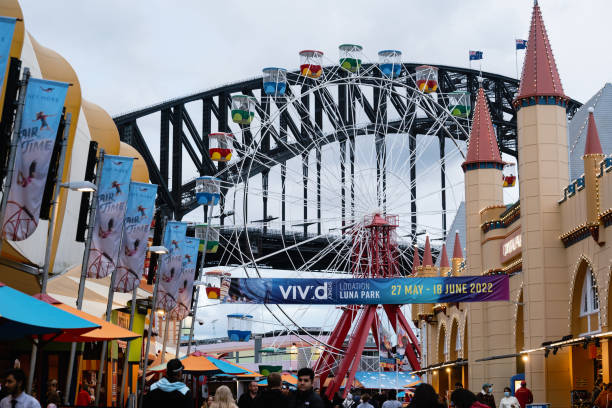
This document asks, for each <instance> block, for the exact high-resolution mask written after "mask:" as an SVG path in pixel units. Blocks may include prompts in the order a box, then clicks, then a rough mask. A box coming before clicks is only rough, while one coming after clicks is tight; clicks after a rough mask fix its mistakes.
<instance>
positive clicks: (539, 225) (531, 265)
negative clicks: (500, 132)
mask: <svg viewBox="0 0 612 408" xmlns="http://www.w3.org/2000/svg"><path fill="white" fill-rule="evenodd" d="M551 4H552V3H551ZM514 106H515V108H516V109H517V120H516V123H517V144H518V170H519V180H518V181H519V188H520V212H521V234H522V238H521V240H522V248H523V252H522V259H523V264H522V276H521V278H522V282H523V303H524V305H525V306H524V311H523V316H524V321H523V326H524V332H523V333H524V346H523V347H524V348H525V349H531V348H534V347H539V346H540V345H541V344H542V342H545V341H549V340H550V339H559V338H561V337H563V336H565V335H566V334H567V313H566V312H564V313H561V311H560V308H559V305H562V304H567V288H568V287H569V286H570V285H569V277H568V274H567V269H566V268H567V262H566V258H565V257H566V253H565V250H564V247H563V243H562V242H561V240H560V239H559V236H560V235H561V233H562V231H561V225H562V222H561V213H560V207H559V204H558V200H559V194H560V192H562V191H563V189H564V188H565V187H567V185H568V183H569V176H568V148H567V113H566V106H567V97H566V96H565V93H564V92H563V87H562V85H561V79H560V77H559V72H558V71H557V65H556V63H555V58H554V56H553V52H552V48H551V46H550V42H549V41H548V34H547V33H546V28H545V26H544V20H543V18H542V12H541V11H540V6H539V5H538V3H537V1H536V3H535V4H534V6H533V13H532V17H531V26H530V30H529V37H528V41H527V51H526V53H525V62H524V65H523V73H522V77H521V85H520V87H519V92H518V95H517V97H516V99H515V101H514ZM469 262H471V258H470V257H468V264H469ZM566 353H567V351H566V350H563V351H562V352H560V353H558V354H557V355H555V356H554V357H553V359H554V360H555V363H554V364H553V365H552V366H551V365H550V364H547V363H546V361H545V358H544V356H543V355H542V354H537V353H534V355H530V356H529V357H530V359H529V363H528V364H526V366H525V375H526V380H527V383H529V384H532V388H531V390H532V391H533V394H534V399H535V400H538V401H539V400H541V401H547V402H550V403H551V405H552V406H567V405H568V404H569V401H568V397H569V396H565V395H563V396H562V395H560V393H558V392H557V391H556V390H558V389H559V387H560V385H559V383H558V379H559V375H561V372H563V371H564V370H566V368H563V364H564V363H563V362H564V361H567V359H568V358H569V357H568V356H567V354H566ZM471 356H472V355H471V354H470V357H471ZM564 359H565V360H564ZM548 360H549V363H551V362H550V360H551V359H550V358H549V359H548ZM542 373H546V376H545V380H544V381H535V380H534V379H535V378H542ZM557 374H559V375H557Z"/></svg>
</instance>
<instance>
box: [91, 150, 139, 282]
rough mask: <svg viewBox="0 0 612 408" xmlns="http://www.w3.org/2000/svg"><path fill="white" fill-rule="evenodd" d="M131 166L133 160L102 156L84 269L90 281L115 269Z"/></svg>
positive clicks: (128, 190)
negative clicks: (96, 204) (87, 260)
mask: <svg viewBox="0 0 612 408" xmlns="http://www.w3.org/2000/svg"><path fill="white" fill-rule="evenodd" d="M133 162H134V158H132V157H123V156H110V155H104V164H103V165H102V176H101V177H100V185H99V186H98V210H97V212H96V219H95V223H94V227H93V235H92V239H91V248H90V250H89V263H88V265H87V276H88V277H89V278H95V279H100V278H104V277H106V276H108V275H109V274H111V273H112V272H113V271H114V270H115V268H116V267H117V261H118V258H119V249H120V246H121V234H122V231H123V219H124V217H125V210H126V209H127V201H128V195H129V192H130V177H131V176H132V164H133Z"/></svg>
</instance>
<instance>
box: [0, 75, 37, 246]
mask: <svg viewBox="0 0 612 408" xmlns="http://www.w3.org/2000/svg"><path fill="white" fill-rule="evenodd" d="M29 80H30V69H29V68H28V67H25V68H24V69H23V74H22V76H21V83H20V84H19V97H18V98H17V110H16V112H15V123H14V124H13V136H12V138H11V148H10V153H9V161H8V166H7V169H6V177H5V178H4V189H3V190H2V204H0V216H1V217H2V226H1V227H0V232H1V233H2V234H0V235H4V215H5V212H6V204H7V202H8V195H9V190H10V189H11V184H12V183H13V167H15V155H16V153H17V144H18V142H19V131H20V130H21V117H22V115H23V106H24V105H25V94H26V90H27V88H28V81H29ZM7 102H9V101H7ZM3 242H4V239H3V238H2V236H0V253H1V252H2V244H3Z"/></svg>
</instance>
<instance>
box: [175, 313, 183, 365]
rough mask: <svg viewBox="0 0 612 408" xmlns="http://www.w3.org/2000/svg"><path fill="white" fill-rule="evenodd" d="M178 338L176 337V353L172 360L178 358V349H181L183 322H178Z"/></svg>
mask: <svg viewBox="0 0 612 408" xmlns="http://www.w3.org/2000/svg"><path fill="white" fill-rule="evenodd" d="M178 324H179V327H178V336H177V337H176V353H175V355H174V358H179V349H180V347H181V329H182V328H183V320H179V321H178Z"/></svg>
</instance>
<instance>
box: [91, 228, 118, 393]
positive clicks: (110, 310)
mask: <svg viewBox="0 0 612 408" xmlns="http://www.w3.org/2000/svg"><path fill="white" fill-rule="evenodd" d="M121 237H122V238H121V239H120V242H119V248H121V246H122V241H123V229H122V230H121ZM118 258H119V254H117V260H118ZM116 279H117V267H116V266H115V268H113V272H112V273H111V280H110V284H109V285H108V301H107V302H106V321H107V322H110V321H111V315H112V313H113V299H114V297H115V291H114V288H115V281H116ZM107 348H108V341H107V340H104V341H103V342H102V352H101V353H100V354H101V355H100V367H98V381H97V382H96V403H98V402H99V399H100V387H101V386H102V377H103V376H104V366H105V365H106V349H107ZM107 375H108V374H107ZM106 395H107V400H108V391H107V393H106Z"/></svg>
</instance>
